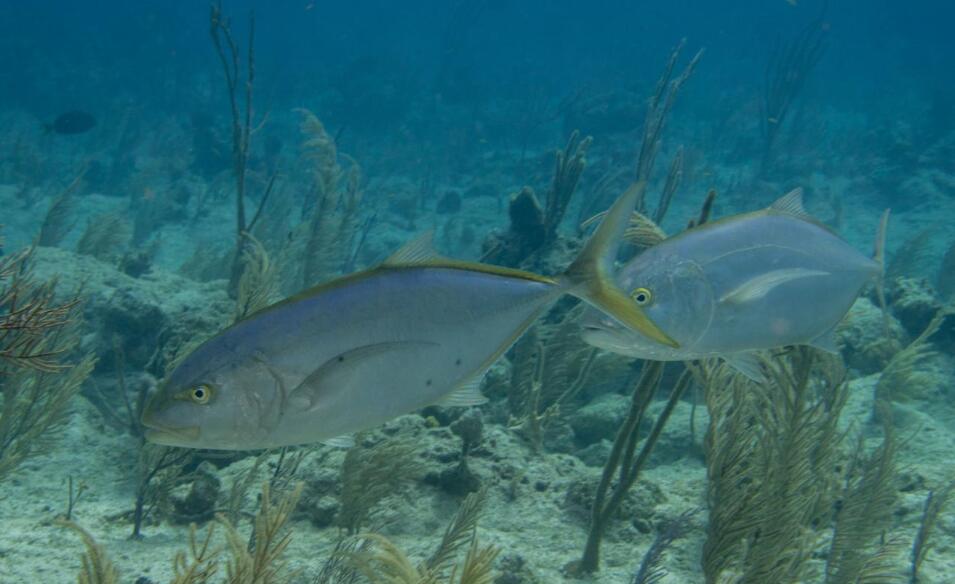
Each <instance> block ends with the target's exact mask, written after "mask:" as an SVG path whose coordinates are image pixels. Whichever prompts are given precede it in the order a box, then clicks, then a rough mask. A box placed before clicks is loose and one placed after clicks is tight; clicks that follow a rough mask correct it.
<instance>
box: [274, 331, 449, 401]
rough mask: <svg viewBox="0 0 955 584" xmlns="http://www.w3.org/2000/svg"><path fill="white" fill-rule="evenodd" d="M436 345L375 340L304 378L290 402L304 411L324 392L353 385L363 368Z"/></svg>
mask: <svg viewBox="0 0 955 584" xmlns="http://www.w3.org/2000/svg"><path fill="white" fill-rule="evenodd" d="M433 346H437V343H431V342H428V341H397V342H391V343H374V344H371V345H363V346H361V347H356V348H354V349H350V350H348V351H345V352H344V353H341V354H339V355H336V356H335V357H332V358H331V359H329V360H328V361H326V362H325V363H323V364H322V365H321V366H319V367H318V368H317V369H315V370H314V371H312V372H311V373H310V374H309V375H308V377H306V378H305V379H303V380H302V382H301V383H299V384H298V385H297V386H296V387H295V388H294V389H293V390H292V391H291V393H290V398H291V402H292V403H294V404H297V405H298V407H303V408H304V409H305V410H311V409H312V408H314V407H315V406H316V404H317V403H318V401H319V398H320V396H321V395H322V394H324V393H326V392H330V391H336V390H341V389H342V388H344V387H349V386H350V385H352V384H353V382H354V379H355V377H356V375H357V374H358V372H359V371H361V370H362V369H363V368H365V367H375V366H376V365H377V364H384V360H385V358H393V357H395V356H396V355H399V354H401V353H410V352H413V351H417V350H420V349H422V348H425V347H433Z"/></svg>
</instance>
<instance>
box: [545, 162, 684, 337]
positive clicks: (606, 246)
mask: <svg viewBox="0 0 955 584" xmlns="http://www.w3.org/2000/svg"><path fill="white" fill-rule="evenodd" d="M646 187H647V184H646V182H645V181H641V182H636V183H633V184H632V185H630V188H628V189H627V191H626V192H625V193H624V194H622V195H621V196H620V198H619V199H617V201H616V202H615V203H614V204H613V206H612V207H610V210H609V211H607V215H606V217H604V220H603V221H602V222H601V223H600V225H599V226H598V227H597V230H596V231H595V232H594V234H593V235H592V236H591V237H590V240H588V241H587V244H586V245H584V248H583V250H581V252H580V254H579V255H578V256H577V259H575V260H574V263H572V264H571V265H570V267H569V268H568V269H567V271H566V272H564V280H565V281H566V282H567V284H568V290H567V292H568V293H569V294H573V295H574V296H576V297H578V298H580V299H581V300H583V301H585V302H587V303H588V304H590V305H592V306H594V307H596V308H598V309H600V310H601V311H603V312H605V313H607V314H608V315H610V316H612V317H613V318H614V319H616V320H618V321H620V323H622V324H624V325H626V326H628V327H629V328H631V329H633V330H635V331H637V332H639V333H641V334H643V335H644V336H647V337H649V338H651V339H653V340H654V341H656V342H658V343H661V344H664V345H666V346H668V347H674V348H675V347H679V346H680V345H679V343H677V342H676V341H674V340H673V339H672V338H671V337H670V336H669V335H667V334H666V333H665V332H663V331H662V330H661V329H660V328H659V327H658V326H657V325H656V324H654V322H653V321H652V320H650V318H649V317H648V316H647V315H646V313H644V312H643V310H642V309H641V308H640V307H639V306H637V303H636V302H634V301H633V300H632V299H631V298H630V297H629V296H628V295H627V294H626V293H625V292H624V291H623V290H621V289H620V288H618V287H617V285H616V283H615V282H614V279H613V267H614V260H615V259H616V257H617V252H618V251H619V250H620V243H621V241H622V240H623V234H624V231H626V229H627V225H628V224H629V222H630V215H631V213H633V210H634V207H636V204H637V201H639V200H640V199H641V198H642V196H643V192H644V190H645V189H646Z"/></svg>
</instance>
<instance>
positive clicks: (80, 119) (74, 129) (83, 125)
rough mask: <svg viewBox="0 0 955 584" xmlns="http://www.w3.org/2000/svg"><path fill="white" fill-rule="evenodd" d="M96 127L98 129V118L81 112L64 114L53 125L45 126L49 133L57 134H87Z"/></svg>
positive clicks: (75, 111)
mask: <svg viewBox="0 0 955 584" xmlns="http://www.w3.org/2000/svg"><path fill="white" fill-rule="evenodd" d="M94 127H96V118H94V117H93V116H92V115H91V114H88V113H86V112H83V111H79V110H71V111H68V112H66V113H62V114H60V115H58V116H57V117H56V119H55V120H53V122H52V123H49V124H46V125H45V128H46V132H47V133H51V132H52V133H56V134H85V133H86V132H89V131H90V130H92V129H93V128H94Z"/></svg>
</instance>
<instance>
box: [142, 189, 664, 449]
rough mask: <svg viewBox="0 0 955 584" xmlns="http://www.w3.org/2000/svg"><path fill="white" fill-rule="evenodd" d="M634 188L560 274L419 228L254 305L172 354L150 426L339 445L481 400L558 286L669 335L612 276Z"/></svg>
mask: <svg viewBox="0 0 955 584" xmlns="http://www.w3.org/2000/svg"><path fill="white" fill-rule="evenodd" d="M642 189H643V186H642V185H641V186H637V187H632V188H630V189H628V190H627V192H626V193H624V194H623V195H622V196H621V197H620V198H619V199H618V201H617V202H616V203H615V205H614V206H613V208H612V209H611V212H610V213H609V214H608V215H607V217H606V218H605V219H604V221H603V223H601V225H600V227H599V228H598V229H597V231H596V232H595V233H594V235H593V236H592V237H591V238H590V240H589V241H588V242H587V244H586V245H585V246H584V247H583V249H582V251H581V252H580V254H579V255H578V257H577V259H576V260H574V262H573V263H572V264H571V265H570V267H569V268H568V269H567V271H566V272H564V274H562V275H560V276H558V277H556V278H549V277H545V276H540V275H537V274H533V273H530V272H525V271H521V270H516V269H509V268H502V267H497V266H491V265H486V264H479V263H469V262H462V261H456V260H450V259H444V258H440V257H437V256H436V255H435V254H433V252H431V251H430V246H429V245H428V243H427V242H426V241H425V240H421V239H418V240H414V241H412V242H411V243H409V244H408V245H406V246H405V247H403V248H402V249H400V250H399V251H398V252H397V253H395V254H394V255H393V256H392V257H390V258H389V259H387V260H386V261H385V262H384V263H383V264H381V265H379V266H377V267H375V268H372V269H370V270H366V271H363V272H358V273H355V274H350V275H346V276H343V277H341V278H338V279H335V280H333V281H331V282H329V283H326V284H322V285H319V286H317V287H314V288H311V289H309V290H307V291H305V292H303V293H300V294H298V295H296V296H293V297H291V298H289V299H287V300H284V301H281V302H279V303H277V304H274V305H272V306H270V307H267V308H265V309H263V310H261V311H259V312H257V313H255V314H253V315H251V316H250V317H248V318H246V319H244V320H242V321H240V322H238V323H236V324H234V325H232V326H230V327H229V328H227V329H225V330H224V331H222V332H220V333H219V334H217V335H215V336H214V337H212V338H211V339H209V340H207V341H205V342H204V343H202V344H201V345H199V346H198V347H197V348H196V349H195V350H194V351H192V352H191V353H189V354H188V355H187V356H186V357H185V358H184V359H183V360H182V361H181V362H180V363H179V364H178V365H177V366H175V367H174V369H173V370H172V372H171V373H170V374H169V375H168V376H167V379H166V380H165V382H164V383H163V384H162V387H161V388H160V389H159V390H158V391H157V392H155V393H154V394H153V395H152V396H151V397H150V398H149V400H148V401H147V404H146V406H145V408H144V411H143V414H142V423H143V426H144V427H145V428H146V433H145V434H146V438H147V439H148V440H149V441H150V442H154V443H158V444H165V445H170V446H182V447H193V448H207V449H216V450H251V449H261V448H277V447H281V446H289V445H296V444H308V443H314V442H325V443H328V444H333V445H338V446H347V445H349V444H350V440H351V438H350V436H352V435H353V434H354V433H355V432H358V431H361V430H365V429H369V428H372V427H375V426H378V425H380V424H382V423H384V422H386V421H388V420H391V419H393V418H395V417H398V416H400V415H404V414H407V413H410V412H413V411H415V410H417V409H420V408H422V407H425V406H428V405H431V404H442V405H446V406H471V405H478V404H480V403H483V402H484V401H485V399H484V397H483V396H482V395H481V393H480V390H479V386H480V383H481V379H482V378H483V376H484V374H485V373H486V371H487V370H488V368H489V367H490V366H491V365H492V364H493V363H494V362H495V361H496V360H497V359H498V358H499V357H500V356H501V355H502V354H503V353H504V352H505V351H506V350H507V349H508V348H509V347H511V346H512V345H513V344H514V342H515V341H516V340H517V339H518V338H519V337H520V336H521V335H522V334H523V333H524V332H525V331H526V330H527V329H528V327H530V325H531V324H532V323H533V322H534V321H535V320H536V319H537V318H538V317H539V316H541V315H542V314H543V313H544V312H545V311H546V310H547V309H548V308H549V307H550V306H551V305H552V304H553V303H554V302H555V301H556V300H557V299H558V298H560V297H561V296H563V295H564V294H571V295H574V296H577V297H579V298H581V299H583V300H585V301H586V302H589V303H590V304H592V305H593V306H596V307H598V308H600V309H601V310H603V311H606V312H607V313H608V314H610V315H613V316H612V318H614V319H618V320H619V321H620V322H621V323H622V325H623V326H626V327H630V328H633V329H635V330H640V331H643V333H644V334H647V335H649V336H651V337H653V338H656V339H657V341H658V342H660V343H661V344H663V345H666V344H672V340H671V339H669V337H667V336H666V335H664V334H662V333H661V332H660V331H659V330H658V329H657V328H656V327H655V326H654V325H653V323H652V322H650V321H649V320H648V319H646V318H645V316H644V315H643V313H642V311H641V309H640V307H639V306H638V305H637V304H635V303H634V302H633V301H632V300H631V299H630V298H629V297H627V296H626V295H625V294H624V293H623V292H622V291H621V290H619V289H617V288H616V287H614V286H613V281H612V277H613V271H612V270H613V265H614V264H613V261H614V257H615V256H616V254H617V250H618V249H619V246H620V241H621V239H622V235H623V232H624V229H625V228H626V224H627V220H628V219H629V216H630V214H631V212H632V210H633V208H634V206H635V204H636V202H637V200H638V198H639V197H640V193H641V192H642Z"/></svg>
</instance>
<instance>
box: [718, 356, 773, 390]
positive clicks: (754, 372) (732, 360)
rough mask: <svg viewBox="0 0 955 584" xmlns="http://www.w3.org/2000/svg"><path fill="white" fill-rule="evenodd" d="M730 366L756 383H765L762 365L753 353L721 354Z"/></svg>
mask: <svg viewBox="0 0 955 584" xmlns="http://www.w3.org/2000/svg"><path fill="white" fill-rule="evenodd" d="M721 356H722V357H723V359H724V360H725V361H726V362H727V363H728V364H729V366H730V367H732V368H733V369H735V370H737V371H739V372H740V373H742V374H743V375H744V376H746V377H747V378H749V379H751V380H752V381H755V382H756V383H765V382H766V381H767V380H766V374H765V373H763V365H762V363H761V362H760V360H759V357H758V356H757V355H756V354H755V353H729V354H727V355H721Z"/></svg>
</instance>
